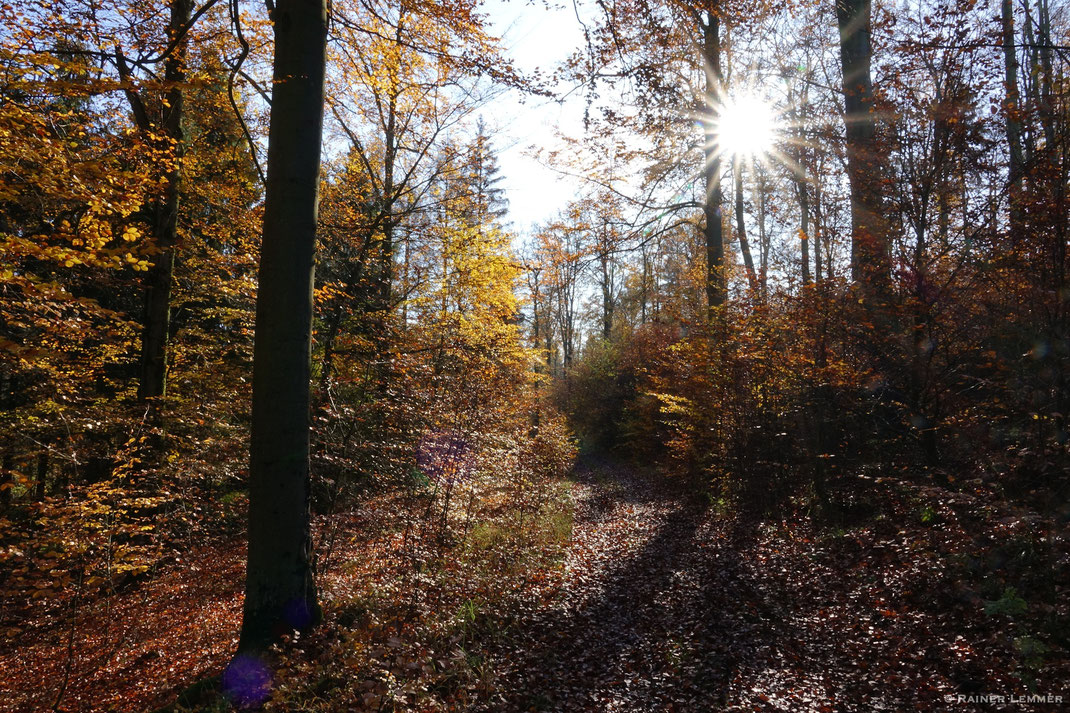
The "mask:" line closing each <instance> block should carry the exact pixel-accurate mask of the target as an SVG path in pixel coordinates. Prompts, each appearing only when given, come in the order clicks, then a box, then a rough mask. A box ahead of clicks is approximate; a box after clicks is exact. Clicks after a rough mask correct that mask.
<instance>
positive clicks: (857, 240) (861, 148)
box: [836, 0, 891, 303]
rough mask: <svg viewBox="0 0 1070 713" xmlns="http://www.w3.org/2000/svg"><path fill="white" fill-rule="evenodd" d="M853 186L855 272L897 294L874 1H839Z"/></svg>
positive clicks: (871, 291) (866, 286)
mask: <svg viewBox="0 0 1070 713" xmlns="http://www.w3.org/2000/svg"><path fill="white" fill-rule="evenodd" d="M836 19H837V22H838V25H839V30H840V60H841V64H842V67H843V92H844V109H845V112H846V113H845V117H844V118H845V124H846V133H847V177H848V180H849V181H850V185H851V277H852V279H853V280H854V281H855V282H856V283H859V284H860V285H861V286H862V287H863V290H864V292H866V293H868V296H869V297H871V298H874V299H876V300H877V302H878V303H883V302H886V301H887V299H888V298H889V296H890V294H891V277H890V269H891V265H890V262H889V255H888V247H889V246H888V243H889V238H888V225H887V223H886V221H885V219H884V217H883V214H884V211H883V206H882V203H883V201H882V199H881V194H882V187H881V179H882V177H883V176H884V175H885V171H884V166H885V164H886V161H885V157H884V151H883V148H882V147H881V145H880V140H879V138H878V137H877V132H876V116H875V114H874V96H873V81H872V78H871V71H870V66H871V63H872V58H873V48H872V46H871V44H870V27H871V18H870V3H869V0H836Z"/></svg>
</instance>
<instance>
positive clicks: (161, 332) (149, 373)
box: [135, 0, 193, 400]
mask: <svg viewBox="0 0 1070 713" xmlns="http://www.w3.org/2000/svg"><path fill="white" fill-rule="evenodd" d="M192 8H193V1H192V0H171V20H170V24H169V26H168V32H167V35H168V40H169V41H174V39H175V38H176V37H178V36H179V35H180V34H181V33H184V32H186V30H187V25H188V24H189V22H190V15H191V12H192ZM186 45H187V42H186V40H185V38H184V37H183V39H182V40H181V41H180V42H178V43H177V44H176V45H175V47H174V50H172V52H171V54H169V55H168V57H167V59H166V60H165V64H164V81H165V82H166V83H167V87H168V89H167V104H168V105H169V106H167V107H165V108H164V109H163V130H164V134H165V135H166V136H167V138H168V139H169V140H170V141H171V162H172V163H171V166H170V167H169V169H168V171H167V177H166V182H165V187H164V193H163V195H162V196H161V197H160V199H159V200H158V201H157V203H156V209H155V211H154V214H153V220H152V223H153V232H154V234H155V238H156V247H157V248H158V249H159V250H160V251H161V252H160V254H159V255H157V256H156V259H155V260H154V261H153V266H152V267H151V268H149V271H148V274H147V275H146V280H145V312H144V320H145V324H144V327H143V329H142V333H141V378H140V380H139V381H138V389H137V396H138V398H139V399H141V400H145V399H150V398H154V397H158V396H165V395H166V394H167V345H168V341H169V336H170V335H169V332H170V329H171V284H172V282H173V281H174V272H175V244H176V243H177V242H178V207H179V191H180V189H181V180H182V167H181V163H182V156H183V153H184V144H185V136H184V135H183V131H182V113H183V106H182V104H183V93H184V90H183V87H182V85H183V83H184V82H185V81H186ZM141 114H142V115H144V112H143V111H142V112H141ZM136 115H138V112H137V110H136V109H135V116H136ZM140 128H141V129H142V131H149V130H151V128H152V127H151V126H141V127H140Z"/></svg>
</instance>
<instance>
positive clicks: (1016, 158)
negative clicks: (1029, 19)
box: [1001, 0, 1024, 238]
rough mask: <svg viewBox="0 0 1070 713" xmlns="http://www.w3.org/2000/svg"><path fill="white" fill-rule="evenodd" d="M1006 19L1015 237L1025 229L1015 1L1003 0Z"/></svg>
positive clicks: (1007, 111) (1007, 108)
mask: <svg viewBox="0 0 1070 713" xmlns="http://www.w3.org/2000/svg"><path fill="white" fill-rule="evenodd" d="M1001 10H1002V12H1001V14H1002V19H1003V70H1004V83H1005V84H1004V87H1005V89H1004V91H1005V93H1006V97H1007V101H1006V106H1005V108H1004V112H1005V115H1006V130H1007V146H1008V148H1009V149H1010V163H1009V164H1008V178H1009V182H1010V187H1009V188H1010V190H1009V200H1010V219H1011V233H1012V236H1013V237H1014V238H1018V237H1020V236H1019V235H1018V233H1019V232H1020V230H1021V227H1022V219H1021V215H1022V211H1021V189H1022V167H1023V164H1024V159H1023V154H1022V124H1021V121H1020V120H1019V118H1018V112H1019V111H1021V99H1020V97H1019V95H1018V50H1017V48H1016V47H1015V36H1016V35H1015V31H1014V7H1013V4H1012V3H1011V0H1003V2H1002V5H1001Z"/></svg>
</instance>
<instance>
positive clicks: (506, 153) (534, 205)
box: [484, 2, 584, 233]
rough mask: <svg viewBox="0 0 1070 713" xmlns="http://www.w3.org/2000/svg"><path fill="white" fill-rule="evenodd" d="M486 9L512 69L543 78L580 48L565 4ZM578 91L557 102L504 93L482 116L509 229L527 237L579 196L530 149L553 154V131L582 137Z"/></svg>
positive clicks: (577, 186) (573, 184) (574, 183)
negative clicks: (492, 132)
mask: <svg viewBox="0 0 1070 713" xmlns="http://www.w3.org/2000/svg"><path fill="white" fill-rule="evenodd" d="M486 10H487V13H488V16H489V18H490V22H491V27H492V30H493V32H494V33H495V34H497V35H499V36H501V37H502V38H503V42H502V43H503V45H504V46H505V47H506V48H507V50H508V54H509V56H510V57H511V58H512V59H513V62H514V63H515V65H516V67H517V69H519V70H520V71H521V72H525V73H529V72H532V71H534V70H536V69H539V70H542V74H543V76H549V75H550V74H552V72H553V70H554V69H555V67H556V66H557V65H559V64H560V63H561V62H562V61H564V60H565V59H566V58H567V57H568V55H569V54H571V53H572V52H573V51H575V50H576V49H577V48H579V47H581V46H582V45H583V30H582V28H581V27H580V24H579V22H578V21H577V20H576V15H575V11H574V10H573V8H572V5H571V3H569V4H567V5H566V6H563V7H559V8H547V7H545V6H543V5H542V4H528V3H521V2H488V3H487V5H486ZM583 107H584V104H583V98H582V92H576V93H574V94H573V96H572V98H570V99H568V100H566V101H564V102H557V101H554V100H553V99H547V98H544V97H532V96H527V97H521V96H520V95H519V93H517V92H510V93H509V94H506V95H505V96H503V97H501V98H499V99H497V100H496V101H495V102H494V103H493V104H491V105H489V106H488V107H487V108H486V111H485V112H484V119H485V120H486V121H487V123H488V125H489V126H491V127H494V128H496V129H500V132H499V133H498V135H497V136H496V138H495V142H494V144H495V148H496V149H497V150H498V163H499V167H500V169H501V175H502V182H501V184H500V185H501V187H502V188H503V189H504V190H505V195H506V197H507V198H508V199H509V220H510V221H511V222H512V224H513V228H514V229H515V230H517V231H519V232H521V233H524V232H527V231H528V230H529V229H530V228H531V226H532V224H534V223H540V222H545V221H547V220H549V219H551V218H552V217H554V215H555V214H556V213H557V211H558V210H560V209H561V208H563V207H564V206H565V204H566V203H567V202H568V201H569V200H570V199H572V198H575V197H576V196H577V195H578V194H579V193H580V191H581V188H582V184H581V182H580V181H578V180H575V179H569V178H567V177H564V176H562V175H561V174H559V173H557V172H556V171H553V170H551V169H549V168H546V167H545V166H543V165H541V164H540V163H539V162H538V161H537V160H535V158H534V157H533V156H532V153H533V149H538V148H542V149H553V148H555V147H557V146H558V145H559V144H558V140H557V137H556V135H555V129H557V128H558V127H560V128H561V129H562V130H563V131H564V132H565V133H566V134H568V135H571V136H577V135H579V134H581V133H582V131H583V126H582V118H583Z"/></svg>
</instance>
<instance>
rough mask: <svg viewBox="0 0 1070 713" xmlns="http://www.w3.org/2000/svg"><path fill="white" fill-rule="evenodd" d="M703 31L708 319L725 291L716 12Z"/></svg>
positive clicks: (710, 16) (719, 28)
mask: <svg viewBox="0 0 1070 713" xmlns="http://www.w3.org/2000/svg"><path fill="white" fill-rule="evenodd" d="M702 30H703V44H702V48H703V59H704V60H705V67H706V87H705V92H704V95H703V98H704V100H705V106H704V107H703V111H704V112H705V113H706V116H707V118H706V121H705V122H704V124H703V127H704V131H705V137H704V138H705V141H706V143H705V146H704V148H705V158H706V165H705V175H704V178H705V181H706V205H705V211H704V212H705V217H706V227H705V231H704V237H705V239H706V299H707V303H708V305H709V319H710V321H711V322H712V321H713V320H714V318H715V317H716V315H717V311H718V309H719V308H720V307H721V306H723V305H724V302H725V297H726V291H725V280H724V226H723V225H722V224H721V199H722V193H721V157H720V153H719V152H718V151H717V148H716V143H717V141H716V136H715V126H714V121H713V119H712V117H711V116H710V115H711V114H712V113H713V111H714V110H715V108H716V107H718V106H720V102H721V85H722V83H723V81H724V77H723V75H722V73H721V35H720V31H721V20H720V18H719V17H717V15H716V13H712V12H711V13H709V16H708V17H707V19H706V22H704V23H703V24H702Z"/></svg>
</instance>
